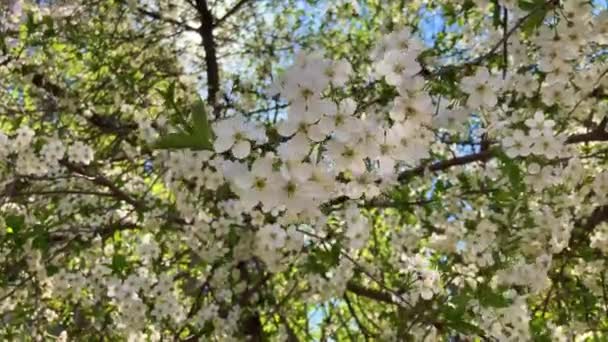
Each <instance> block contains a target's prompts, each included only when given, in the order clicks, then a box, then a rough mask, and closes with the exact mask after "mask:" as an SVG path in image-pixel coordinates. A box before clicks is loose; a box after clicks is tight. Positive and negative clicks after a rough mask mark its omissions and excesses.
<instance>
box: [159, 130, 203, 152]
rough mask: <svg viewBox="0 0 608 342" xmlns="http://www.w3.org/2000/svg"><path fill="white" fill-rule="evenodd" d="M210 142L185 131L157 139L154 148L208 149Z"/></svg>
mask: <svg viewBox="0 0 608 342" xmlns="http://www.w3.org/2000/svg"><path fill="white" fill-rule="evenodd" d="M211 147H212V145H211V143H210V142H209V141H208V140H206V139H205V138H204V137H202V136H199V135H197V134H196V133H195V134H186V133H170V134H168V135H166V136H164V137H161V138H160V139H158V141H157V142H156V144H155V148H157V149H161V150H170V149H186V148H188V149H192V150H209V149H211Z"/></svg>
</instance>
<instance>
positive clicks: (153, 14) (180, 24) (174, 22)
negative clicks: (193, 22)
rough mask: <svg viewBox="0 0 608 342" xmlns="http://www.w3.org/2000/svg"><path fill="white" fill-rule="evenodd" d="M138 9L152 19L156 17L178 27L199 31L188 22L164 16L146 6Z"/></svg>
mask: <svg viewBox="0 0 608 342" xmlns="http://www.w3.org/2000/svg"><path fill="white" fill-rule="evenodd" d="M137 11H138V12H139V13H141V14H143V15H145V16H147V17H149V18H152V19H155V20H158V21H162V22H165V23H169V24H171V25H175V26H177V27H181V28H183V29H184V30H186V31H194V32H198V30H197V29H196V28H195V27H192V26H190V25H188V24H186V23H184V22H181V21H178V20H175V19H172V18H167V17H164V16H162V15H161V14H160V13H158V12H152V11H149V10H147V9H145V8H141V7H140V8H138V9H137Z"/></svg>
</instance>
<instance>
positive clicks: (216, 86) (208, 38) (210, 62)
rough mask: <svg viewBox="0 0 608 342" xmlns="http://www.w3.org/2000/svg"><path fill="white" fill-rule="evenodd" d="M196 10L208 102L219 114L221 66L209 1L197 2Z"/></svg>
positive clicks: (199, 0) (200, 0)
mask: <svg viewBox="0 0 608 342" xmlns="http://www.w3.org/2000/svg"><path fill="white" fill-rule="evenodd" d="M196 10H197V12H198V15H199V17H200V20H201V26H200V27H199V28H198V33H199V34H200V36H201V39H202V41H203V48H204V49H205V64H206V66H207V101H208V102H209V105H210V106H211V107H212V108H213V113H214V114H215V115H216V116H217V115H218V114H219V106H218V105H217V93H218V92H219V90H220V76H219V66H218V63H217V53H216V49H215V39H214V38H213V26H214V19H213V14H212V13H211V11H210V10H209V6H208V5H207V0H196Z"/></svg>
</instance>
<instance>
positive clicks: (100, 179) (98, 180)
mask: <svg viewBox="0 0 608 342" xmlns="http://www.w3.org/2000/svg"><path fill="white" fill-rule="evenodd" d="M60 164H61V165H63V166H65V167H66V168H67V169H68V170H70V171H72V172H76V173H79V174H81V175H84V176H87V177H88V178H89V179H90V180H91V181H92V182H93V183H95V184H97V185H101V186H104V187H106V188H108V190H110V192H111V193H112V194H114V197H116V198H117V199H119V200H122V201H124V202H126V203H129V204H130V205H132V206H133V207H135V209H138V210H139V209H143V207H144V203H142V202H141V201H138V200H137V199H135V198H133V197H131V196H130V195H129V194H127V193H126V192H124V191H122V190H120V188H118V186H116V184H114V182H112V181H111V180H109V179H108V178H106V177H104V176H103V175H100V174H95V173H93V172H91V171H89V170H87V169H86V168H84V167H83V166H81V165H78V164H75V163H72V162H70V161H68V160H61V161H60Z"/></svg>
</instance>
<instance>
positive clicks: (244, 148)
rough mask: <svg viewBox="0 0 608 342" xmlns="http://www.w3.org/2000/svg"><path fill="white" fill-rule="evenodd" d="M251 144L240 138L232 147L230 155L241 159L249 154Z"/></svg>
mask: <svg viewBox="0 0 608 342" xmlns="http://www.w3.org/2000/svg"><path fill="white" fill-rule="evenodd" d="M250 151H251V144H250V143H249V141H247V140H241V141H239V142H238V143H236V144H235V145H234V146H233V147H232V155H233V156H234V157H235V158H237V159H243V158H245V157H247V156H248V155H249V152H250Z"/></svg>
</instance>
